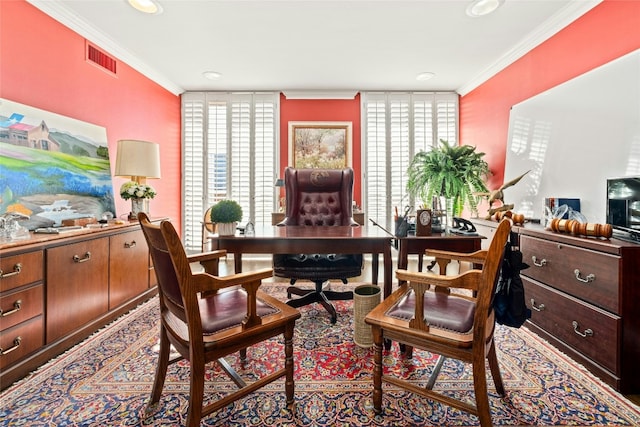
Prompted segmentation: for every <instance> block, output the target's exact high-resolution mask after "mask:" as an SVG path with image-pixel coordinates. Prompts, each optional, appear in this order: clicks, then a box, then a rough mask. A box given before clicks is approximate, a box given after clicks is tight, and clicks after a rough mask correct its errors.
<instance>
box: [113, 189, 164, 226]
mask: <svg viewBox="0 0 640 427" xmlns="http://www.w3.org/2000/svg"><path fill="white" fill-rule="evenodd" d="M155 196H156V190H155V189H154V188H153V187H152V186H150V185H148V184H138V183H136V182H134V181H127V182H125V183H124V184H122V186H121V187H120V197H122V198H123V199H124V200H129V199H131V212H130V213H129V220H130V221H134V220H136V219H137V218H138V213H140V212H144V213H149V199H153V198H154V197H155Z"/></svg>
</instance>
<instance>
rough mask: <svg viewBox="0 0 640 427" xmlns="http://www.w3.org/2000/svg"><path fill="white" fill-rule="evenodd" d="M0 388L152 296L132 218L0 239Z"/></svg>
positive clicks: (139, 235)
mask: <svg viewBox="0 0 640 427" xmlns="http://www.w3.org/2000/svg"><path fill="white" fill-rule="evenodd" d="M0 271H1V272H0V309H1V310H2V312H1V313H2V316H1V317H0V322H1V323H0V349H1V350H0V353H1V355H0V389H5V388H6V387H8V386H9V385H11V384H12V383H13V382H14V381H16V380H18V379H20V378H22V377H23V376H25V375H26V374H28V373H29V372H30V371H32V370H34V369H36V368H37V367H39V366H40V365H42V364H43V363H44V362H46V361H48V360H49V359H51V358H53V357H55V356H57V355H59V354H61V353H62V352H64V351H65V350H67V349H69V348H70V347H72V346H73V345H75V344H77V343H79V342H80V341H82V340H83V339H85V338H86V337H88V336H89V335H91V334H92V333H93V332H95V331H96V330H98V329H99V328H101V327H102V326H104V325H105V324H107V323H109V322H110V321H112V320H114V319H115V318H116V317H118V316H120V315H122V314H124V313H125V312H127V311H129V310H131V309H132V308H134V307H135V306H137V305H138V304H140V303H141V302H142V301H144V300H146V299H148V298H150V297H151V296H153V295H155V294H156V293H157V287H156V281H155V274H153V267H152V266H151V264H150V258H149V251H148V248H147V243H146V241H145V239H144V235H143V234H142V230H141V229H140V226H139V224H138V223H137V222H131V223H126V224H123V225H109V226H106V227H104V228H91V229H82V230H74V231H66V232H64V233H60V234H33V233H31V235H30V238H29V239H25V240H17V241H11V242H3V243H0Z"/></svg>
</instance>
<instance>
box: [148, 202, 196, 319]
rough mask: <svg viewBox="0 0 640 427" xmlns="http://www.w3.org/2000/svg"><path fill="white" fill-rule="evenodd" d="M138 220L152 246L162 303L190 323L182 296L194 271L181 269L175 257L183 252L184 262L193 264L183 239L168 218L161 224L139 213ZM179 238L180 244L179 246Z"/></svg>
mask: <svg viewBox="0 0 640 427" xmlns="http://www.w3.org/2000/svg"><path fill="white" fill-rule="evenodd" d="M138 219H139V221H140V226H141V227H142V231H143V233H144V237H145V239H146V240H147V245H148V246H149V252H150V254H151V259H152V261H153V268H154V270H155V273H156V278H157V280H158V292H159V294H160V304H161V305H163V306H165V307H166V308H167V309H169V311H171V312H172V313H173V314H174V315H176V316H177V317H178V318H179V319H181V320H182V321H184V322H186V321H187V315H186V312H185V306H184V301H183V298H182V289H181V282H182V280H183V279H184V277H185V276H184V275H185V274H186V275H188V276H190V275H191V271H190V270H189V271H186V270H185V271H179V270H178V269H177V268H176V266H175V265H174V260H173V259H172V256H174V257H175V256H176V255H177V256H178V257H179V258H180V257H181V254H182V258H184V259H183V263H184V264H186V265H187V266H188V265H189V264H188V262H187V259H186V254H185V252H184V248H183V247H182V244H181V242H180V239H179V238H178V235H177V233H176V231H175V229H174V228H173V225H172V224H171V223H170V222H168V221H162V222H161V223H160V225H155V224H153V223H151V221H150V220H149V217H148V216H147V215H146V214H145V213H140V214H138ZM167 237H169V238H167ZM176 241H177V243H178V247H176ZM182 270H184V268H182Z"/></svg>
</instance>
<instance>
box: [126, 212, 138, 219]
mask: <svg viewBox="0 0 640 427" xmlns="http://www.w3.org/2000/svg"><path fill="white" fill-rule="evenodd" d="M127 219H128V220H129V221H137V220H138V215H137V214H134V213H133V212H129V216H128V217H127Z"/></svg>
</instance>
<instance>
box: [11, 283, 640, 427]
mask: <svg viewBox="0 0 640 427" xmlns="http://www.w3.org/2000/svg"><path fill="white" fill-rule="evenodd" d="M354 285H355V284H352V285H350V286H349V287H350V288H352V287H353V286H354ZM263 288H264V289H265V290H266V291H267V292H269V293H271V294H272V295H274V296H277V297H284V292H285V286H283V285H281V284H265V285H264V286H263ZM334 288H336V289H339V288H340V286H334ZM336 308H337V310H338V322H337V323H336V324H335V325H331V324H330V322H329V316H328V315H327V313H326V312H325V311H323V310H322V309H321V308H318V307H317V306H315V305H314V306H309V307H304V308H302V309H301V311H302V318H301V319H300V320H299V321H298V323H297V326H296V335H295V341H294V347H295V355H294V358H295V364H296V378H295V381H296V384H295V386H296V389H295V390H296V394H295V398H296V407H295V410H294V411H293V412H290V411H288V410H287V409H286V407H285V404H284V393H283V390H284V382H283V380H280V381H276V382H275V383H273V384H271V385H269V386H267V387H265V388H263V389H261V390H259V391H258V392H255V393H253V394H252V395H250V396H249V397H247V398H245V399H242V400H240V401H238V402H235V403H234V404H231V405H229V406H227V407H226V408H223V409H221V410H220V411H218V412H216V413H214V414H212V415H211V416H209V417H207V418H205V419H204V420H203V422H202V425H205V426H278V427H281V426H476V425H478V420H477V418H476V417H474V416H471V415H468V414H466V413H463V412H461V411H458V410H455V409H452V408H450V407H448V406H445V405H440V404H438V403H435V402H432V401H429V400H426V399H423V398H419V397H416V396H415V395H413V394H411V393H408V392H405V391H401V390H399V389H397V388H395V387H391V386H389V385H386V384H385V385H383V391H384V393H383V399H384V401H383V408H384V413H383V414H381V415H375V414H374V412H373V408H372V403H371V395H372V384H371V372H372V351H371V349H363V348H360V347H358V346H356V345H355V344H354V343H353V339H352V334H353V307H352V301H340V302H337V303H336ZM157 319H158V305H157V299H155V298H154V299H152V300H150V301H148V302H146V303H145V304H143V305H141V306H140V307H138V308H137V309H136V310H134V311H132V312H131V313H129V314H127V315H125V316H123V317H121V318H120V319H117V320H116V321H115V322H113V323H112V324H110V325H109V326H107V327H105V328H104V329H103V330H101V331H99V332H98V333H96V334H94V335H93V336H92V337H90V338H88V339H87V340H86V341H85V342H83V343H81V344H80V345H78V346H76V347H74V348H72V349H71V350H69V351H68V352H67V353H65V354H64V355H62V356H60V357H58V358H56V359H54V360H52V361H50V362H49V363H47V364H46V365H44V366H43V367H41V368H40V369H39V370H38V371H36V372H34V373H32V374H31V375H30V376H29V377H27V378H25V379H24V380H22V381H19V382H17V383H16V384H14V385H12V386H11V387H9V388H8V389H7V390H5V391H4V392H2V393H0V426H47V427H50V426H96V427H97V426H176V425H183V424H184V416H185V414H186V410H187V398H188V377H189V365H188V363H186V362H180V363H178V364H176V365H174V366H173V367H171V368H170V369H169V373H168V378H167V381H166V383H165V388H164V391H163V395H162V399H161V401H160V403H159V405H158V406H157V407H156V408H154V410H153V411H149V410H148V408H147V402H148V398H149V394H150V390H151V384H152V382H153V374H154V368H155V360H156V353H155V349H154V347H155V344H156V343H157V333H158V320H157ZM496 344H497V348H498V357H499V362H500V367H501V370H502V374H503V380H504V383H505V388H506V390H507V396H506V397H505V398H500V397H499V396H498V395H497V394H496V393H495V389H494V388H493V382H492V380H491V379H489V393H490V403H491V409H492V416H493V420H494V424H495V425H512V426H517V425H542V426H557V425H573V426H603V425H617V426H638V425H640V408H638V407H637V406H635V405H634V404H633V403H631V402H629V401H628V400H627V399H625V398H624V397H623V396H621V395H620V394H619V393H617V392H615V391H614V390H612V389H611V388H610V387H608V386H607V385H604V384H603V383H602V382H601V381H599V380H598V379H597V378H595V377H594V376H593V375H592V374H591V373H589V372H588V371H586V369H584V368H583V367H581V366H580V365H578V364H576V363H575V362H574V361H573V360H571V359H570V358H568V357H567V356H566V355H564V354H562V353H561V352H559V351H558V350H557V349H555V348H554V347H552V346H551V345H549V344H548V343H547V342H545V341H543V340H541V339H540V338H539V337H538V336H537V335H535V334H533V333H532V332H530V331H529V330H527V329H526V328H521V329H511V328H505V327H499V328H498V330H497V332H496ZM281 349H282V343H281V342H280V340H279V339H273V340H270V341H269V342H268V343H266V344H265V345H261V346H256V347H252V348H250V349H249V350H248V357H249V360H250V363H249V368H250V369H248V368H246V367H243V366H242V365H241V364H240V361H239V360H238V358H237V357H236V356H235V355H234V356H231V357H229V358H228V359H227V360H228V361H229V362H230V363H231V364H232V365H233V366H235V367H236V369H238V371H239V372H240V373H241V374H245V375H248V376H249V378H250V376H251V374H252V373H253V372H259V373H264V372H268V371H270V370H272V369H274V368H275V367H279V366H281V354H282V351H281ZM435 359H436V357H435V356H434V355H432V354H430V353H427V352H423V351H418V350H416V352H415V355H414V358H413V359H412V360H405V359H403V358H402V356H401V355H400V354H399V352H398V349H397V346H394V347H393V348H392V350H391V351H390V352H387V353H385V356H384V364H385V371H386V372H389V373H392V374H393V375H400V376H403V377H405V378H408V379H410V380H411V381H414V382H415V383H416V384H420V385H424V384H425V380H426V378H427V377H428V374H429V373H430V371H431V369H432V367H433V364H434V362H435ZM207 375H208V377H207V383H206V389H207V396H208V398H210V399H215V398H216V396H223V395H224V394H226V393H228V392H229V391H230V390H233V389H235V387H234V385H233V383H231V382H230V381H228V380H227V379H226V377H224V376H222V375H221V372H220V369H219V368H218V367H217V365H215V364H212V365H211V366H210V370H209V371H208V373H207ZM436 388H438V389H440V390H442V391H444V392H446V393H448V394H450V395H451V396H455V397H459V398H463V399H466V400H468V401H469V402H474V397H473V385H472V381H471V372H470V367H469V366H466V365H464V364H462V363H460V362H457V361H453V360H447V361H446V362H445V364H444V367H443V369H442V373H441V375H440V377H439V380H438V382H437V383H436Z"/></svg>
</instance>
